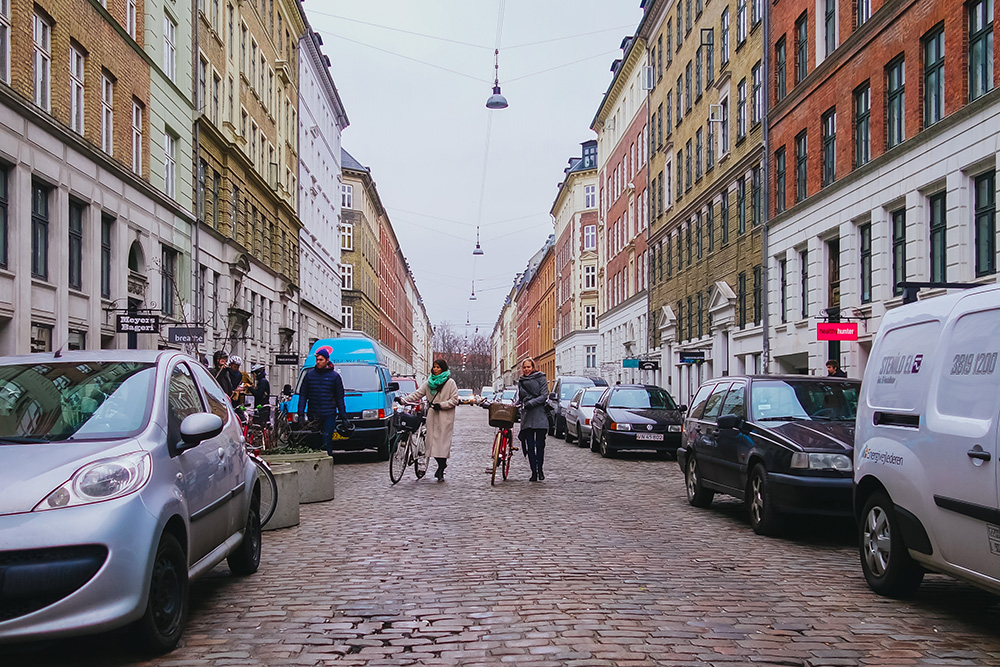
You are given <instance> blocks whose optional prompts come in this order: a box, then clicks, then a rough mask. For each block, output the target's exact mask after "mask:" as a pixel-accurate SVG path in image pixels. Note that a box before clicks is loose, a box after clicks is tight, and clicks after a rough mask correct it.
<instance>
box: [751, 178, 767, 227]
mask: <svg viewBox="0 0 1000 667" xmlns="http://www.w3.org/2000/svg"><path fill="white" fill-rule="evenodd" d="M761 191H762V184H761V178H760V167H754V168H753V171H752V172H751V178H750V215H751V219H750V220H751V224H752V225H753V226H754V227H756V226H757V225H759V224H760V223H761V222H762V221H763V218H764V215H763V213H764V211H763V207H762V206H761V202H762V197H761Z"/></svg>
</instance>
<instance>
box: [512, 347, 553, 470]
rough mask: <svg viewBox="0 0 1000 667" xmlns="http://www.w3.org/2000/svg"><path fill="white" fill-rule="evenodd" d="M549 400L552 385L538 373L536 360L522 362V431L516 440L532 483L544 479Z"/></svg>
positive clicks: (519, 394) (519, 393)
mask: <svg viewBox="0 0 1000 667" xmlns="http://www.w3.org/2000/svg"><path fill="white" fill-rule="evenodd" d="M548 397H549V381H548V379H546V377H545V373H543V372H541V371H540V370H536V369H535V361H534V359H531V358H528V359H525V360H524V361H522V362H521V377H520V378H519V379H518V381H517V402H518V405H519V406H520V408H521V430H520V431H518V434H517V437H518V439H519V440H520V441H521V442H522V443H524V450H525V453H526V454H527V455H528V463H529V464H531V480H530V481H532V482H537V481H538V480H540V479H541V480H544V479H545V472H544V470H543V468H542V466H543V465H544V463H545V434H546V432H547V431H548V429H549V420H548V417H546V416H545V402H546V400H547V399H548Z"/></svg>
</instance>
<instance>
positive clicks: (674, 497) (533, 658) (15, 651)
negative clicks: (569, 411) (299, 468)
mask: <svg viewBox="0 0 1000 667" xmlns="http://www.w3.org/2000/svg"><path fill="white" fill-rule="evenodd" d="M490 438H491V430H490V429H489V428H488V427H487V426H486V414H485V412H484V411H482V410H480V409H478V408H474V407H460V408H459V416H458V422H457V428H456V433H455V446H454V448H453V454H454V456H453V458H452V462H451V465H450V466H449V468H448V473H447V475H446V479H445V481H444V482H443V483H438V482H436V481H435V480H434V479H433V477H432V476H431V475H430V474H429V475H428V476H427V477H426V478H424V479H422V480H420V481H417V480H415V478H414V477H413V475H412V473H408V474H407V476H406V477H404V479H403V481H402V482H400V483H399V484H398V485H397V486H394V487H393V486H390V483H389V476H388V470H387V467H388V466H387V464H385V463H382V462H374V461H373V460H372V459H371V457H368V456H364V455H360V456H359V455H349V456H341V457H340V458H339V459H338V462H339V463H340V465H339V466H338V468H337V475H338V477H337V497H336V500H334V501H332V502H328V503H320V504H315V505H304V506H302V522H301V525H299V526H297V527H295V528H290V529H286V530H281V531H277V532H269V533H265V539H264V557H263V563H262V565H261V569H260V571H259V572H258V573H257V574H256V575H254V576H251V577H249V578H247V579H236V578H233V577H231V576H230V574H229V571H228V569H227V568H226V567H225V566H224V565H223V566H220V567H219V568H218V569H217V570H216V571H215V572H214V573H213V574H212V575H210V576H209V577H208V578H206V579H203V580H201V581H199V582H197V583H196V584H195V585H194V586H193V587H192V594H193V599H192V605H191V609H190V615H189V622H188V628H187V631H186V634H185V636H184V639H183V640H182V643H181V646H180V647H179V648H178V649H177V650H176V651H174V652H173V653H171V654H169V655H167V656H164V657H162V658H159V659H157V660H154V661H151V662H149V663H146V664H150V665H159V666H162V667H168V666H170V667H173V666H176V667H181V666H186V665H229V664H233V665H320V664H326V663H337V664H343V665H378V664H387V665H407V664H421V665H423V664H427V665H437V664H449V665H451V664H462V665H497V664H503V663H517V664H519V665H537V666H539V667H541V666H543V665H553V666H555V665H580V666H583V665H588V666H598V665H647V664H664V665H732V664H756V665H803V666H806V665H808V666H820V665H880V666H892V665H925V664H935V665H1000V637H998V636H997V628H998V627H1000V625H998V621H1000V606H998V604H997V602H998V598H996V597H995V596H992V595H989V594H986V593H983V592H980V591H979V590H977V589H975V588H971V587H969V586H966V585H964V584H960V583H957V582H954V581H952V580H950V579H947V578H944V577H940V576H936V575H929V576H928V577H927V579H926V580H925V584H924V586H923V587H922V588H921V589H920V592H919V594H918V597H917V598H916V599H915V600H913V601H908V602H899V601H893V600H889V599H884V598H880V597H878V596H876V595H874V594H873V593H871V592H870V591H869V589H868V587H867V586H866V585H865V582H864V579H863V577H862V574H861V569H860V567H859V565H858V557H857V552H856V549H855V547H854V533H853V527H852V526H851V525H849V524H844V523H838V524H835V525H834V526H833V528H831V527H830V525H829V524H828V523H825V522H820V521H814V522H810V521H802V522H798V523H796V524H793V525H792V526H791V527H790V530H789V532H788V534H787V535H786V536H785V537H784V538H782V539H769V538H764V537H758V536H756V535H754V534H753V532H752V531H751V530H750V528H749V526H748V524H747V521H746V517H745V513H744V511H743V510H742V507H741V506H740V505H738V504H737V503H735V502H730V501H726V500H721V501H718V502H716V503H715V504H714V505H713V506H712V508H711V509H710V510H699V509H695V508H693V507H690V506H688V504H687V502H686V500H685V497H684V488H683V478H682V475H681V473H680V471H679V469H678V467H677V464H676V463H675V462H673V461H664V460H662V459H660V458H658V457H654V456H651V455H648V456H647V455H627V454H626V455H624V456H622V457H620V458H616V459H610V460H605V459H602V458H600V456H598V455H597V454H593V453H591V452H589V451H587V450H586V449H578V448H577V447H576V446H575V445H569V444H567V443H565V442H563V441H562V440H556V439H554V438H549V440H548V446H547V450H546V455H547V460H548V462H547V464H546V476H547V479H546V480H545V481H544V482H540V483H529V482H528V481H527V477H528V474H529V473H528V466H527V463H526V461H525V460H524V458H523V457H521V455H520V453H519V452H518V453H517V454H516V456H517V458H515V460H514V465H513V466H512V471H511V478H510V479H509V480H507V481H506V482H503V483H498V484H497V486H496V487H494V488H491V487H490V484H489V478H488V476H487V475H485V474H483V469H484V467H485V466H486V463H487V459H488V443H489V441H490ZM120 639H121V638H120V637H118V636H115V635H112V636H103V637H92V638H84V639H81V640H73V641H63V642H56V643H49V644H46V645H44V646H43V645H31V646H19V647H5V648H3V649H0V650H2V651H11V653H10V655H8V656H7V657H4V656H3V655H2V654H0V664H4V665H7V666H9V665H12V664H21V663H30V664H32V665H36V666H37V665H40V664H50V663H51V664H81V663H85V664H95V665H108V664H130V663H131V662H133V661H134V660H135V658H134V656H133V655H132V654H130V653H128V652H126V651H125V650H124V649H121V648H120V645H121V641H120Z"/></svg>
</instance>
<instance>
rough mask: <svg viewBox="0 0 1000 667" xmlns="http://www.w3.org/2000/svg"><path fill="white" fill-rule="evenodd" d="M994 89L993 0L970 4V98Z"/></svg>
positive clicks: (976, 1) (972, 98) (978, 0)
mask: <svg viewBox="0 0 1000 667" xmlns="http://www.w3.org/2000/svg"><path fill="white" fill-rule="evenodd" d="M992 89H993V0H975V1H974V2H973V3H972V4H970V5H969V100H970V101H971V100H974V99H976V98H978V97H981V96H983V95H985V94H986V93H987V92H988V91H990V90H992Z"/></svg>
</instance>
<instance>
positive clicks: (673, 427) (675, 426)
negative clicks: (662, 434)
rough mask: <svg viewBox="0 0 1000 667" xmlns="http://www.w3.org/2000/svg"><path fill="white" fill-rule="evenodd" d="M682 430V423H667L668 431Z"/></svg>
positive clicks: (678, 431) (676, 431) (677, 431)
mask: <svg viewBox="0 0 1000 667" xmlns="http://www.w3.org/2000/svg"><path fill="white" fill-rule="evenodd" d="M680 432H681V425H680V424H668V425H667V433H680Z"/></svg>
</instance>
